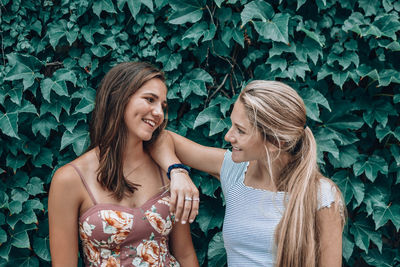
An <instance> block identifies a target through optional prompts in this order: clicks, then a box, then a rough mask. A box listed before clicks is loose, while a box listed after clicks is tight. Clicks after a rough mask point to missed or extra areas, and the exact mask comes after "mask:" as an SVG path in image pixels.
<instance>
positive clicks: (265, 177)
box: [249, 152, 290, 190]
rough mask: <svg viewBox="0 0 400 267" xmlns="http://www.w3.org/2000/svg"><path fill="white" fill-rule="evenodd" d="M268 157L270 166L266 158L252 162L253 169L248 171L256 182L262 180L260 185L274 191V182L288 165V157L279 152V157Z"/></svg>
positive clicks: (284, 153) (286, 154)
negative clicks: (262, 184)
mask: <svg viewBox="0 0 400 267" xmlns="http://www.w3.org/2000/svg"><path fill="white" fill-rule="evenodd" d="M270 157H271V159H270V160H271V166H269V165H268V160H267V158H266V157H265V158H262V159H258V160H255V161H254V162H252V165H253V167H252V168H251V170H249V171H250V173H249V174H250V176H252V177H254V178H255V179H257V180H260V181H261V180H262V183H264V184H265V185H267V187H268V188H270V189H271V190H276V181H277V180H278V179H279V176H280V174H281V173H282V170H283V168H284V167H285V166H286V165H287V164H288V162H289V160H290V155H289V154H288V153H286V152H281V153H280V155H279V157H276V155H270ZM271 175H272V176H271Z"/></svg>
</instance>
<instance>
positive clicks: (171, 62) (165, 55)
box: [156, 47, 182, 71]
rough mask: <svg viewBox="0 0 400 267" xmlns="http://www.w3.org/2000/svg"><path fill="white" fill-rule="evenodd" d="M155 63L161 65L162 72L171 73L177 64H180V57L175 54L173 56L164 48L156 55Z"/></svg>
mask: <svg viewBox="0 0 400 267" xmlns="http://www.w3.org/2000/svg"><path fill="white" fill-rule="evenodd" d="M156 61H157V62H161V63H162V64H163V66H164V68H163V69H164V71H171V70H174V69H177V68H178V66H179V64H181V63H182V56H181V54H177V53H175V54H173V53H171V51H170V50H169V49H168V48H166V47H164V48H163V49H161V50H160V52H159V53H158V55H157V59H156Z"/></svg>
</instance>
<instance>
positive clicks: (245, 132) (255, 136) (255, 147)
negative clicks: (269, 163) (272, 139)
mask: <svg viewBox="0 0 400 267" xmlns="http://www.w3.org/2000/svg"><path fill="white" fill-rule="evenodd" d="M231 120H232V127H231V128H230V129H229V131H228V132H227V133H226V135H225V141H227V142H229V143H231V144H232V160H233V161H234V162H244V161H252V160H259V159H263V158H265V155H266V151H265V149H266V144H265V142H264V141H263V138H262V136H261V134H260V132H259V131H258V130H257V129H256V128H255V127H254V125H253V124H252V123H251V122H250V121H249V119H248V117H247V114H246V110H245V107H244V105H243V104H242V103H241V102H240V101H239V100H238V101H236V103H235V105H234V107H233V110H232V114H231Z"/></svg>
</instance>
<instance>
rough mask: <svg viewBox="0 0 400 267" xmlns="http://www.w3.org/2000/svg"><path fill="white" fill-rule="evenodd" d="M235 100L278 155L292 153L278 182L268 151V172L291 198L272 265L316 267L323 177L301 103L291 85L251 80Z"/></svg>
mask: <svg viewBox="0 0 400 267" xmlns="http://www.w3.org/2000/svg"><path fill="white" fill-rule="evenodd" d="M239 99H240V101H241V102H242V103H243V104H244V106H245V109H246V112H247V116H248V118H249V120H250V122H251V123H253V124H254V125H255V127H256V129H257V130H258V131H260V133H261V134H262V136H263V137H264V140H265V141H268V142H270V143H272V144H273V145H275V146H276V147H278V148H279V151H280V152H279V153H281V152H287V153H289V154H290V155H291V157H290V161H289V162H288V164H287V165H286V166H285V167H284V168H283V170H282V171H281V173H280V175H279V178H278V177H273V176H272V172H271V161H272V160H271V157H270V153H269V152H268V150H267V149H266V152H267V162H268V166H269V170H268V171H269V173H270V176H271V177H272V178H273V179H272V180H273V183H274V185H275V187H276V189H277V190H278V191H285V192H286V193H287V194H288V195H289V196H290V197H289V198H285V199H288V201H287V202H286V203H285V211H284V212H283V216H282V219H281V221H280V223H279V225H278V226H277V229H276V232H275V243H276V246H277V254H276V265H275V266H277V267H293V266H307V267H314V266H317V265H318V259H319V240H318V228H317V223H316V212H317V209H318V203H317V201H318V200H317V199H318V197H317V194H318V185H319V179H320V178H322V177H323V176H322V174H321V173H320V171H319V169H318V166H317V146H316V142H315V139H314V135H313V133H312V132H311V129H310V128H309V127H306V126H305V125H306V108H305V105H304V102H303V100H302V99H301V97H300V96H299V95H298V94H297V92H296V91H295V90H294V89H292V88H291V87H290V86H288V85H286V84H284V83H281V82H277V81H263V80H256V81H252V82H250V83H249V84H248V85H247V86H246V87H245V88H244V89H243V90H242V92H241V93H240V96H239ZM278 156H279V154H278ZM333 186H335V185H333ZM336 189H337V188H336ZM337 192H339V190H338V189H337ZM339 195H340V192H339ZM340 197H341V196H340Z"/></svg>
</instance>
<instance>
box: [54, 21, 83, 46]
mask: <svg viewBox="0 0 400 267" xmlns="http://www.w3.org/2000/svg"><path fill="white" fill-rule="evenodd" d="M48 33H49V39H50V44H51V46H52V47H53V48H54V49H55V48H56V46H57V44H58V42H59V41H60V39H61V38H62V37H66V38H67V41H68V43H69V44H70V45H72V43H73V42H75V40H76V38H77V37H78V33H79V28H78V27H77V26H76V25H74V26H73V27H72V28H71V27H70V24H69V23H68V22H67V21H66V20H65V19H61V20H57V21H55V22H53V23H50V24H49V28H48Z"/></svg>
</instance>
